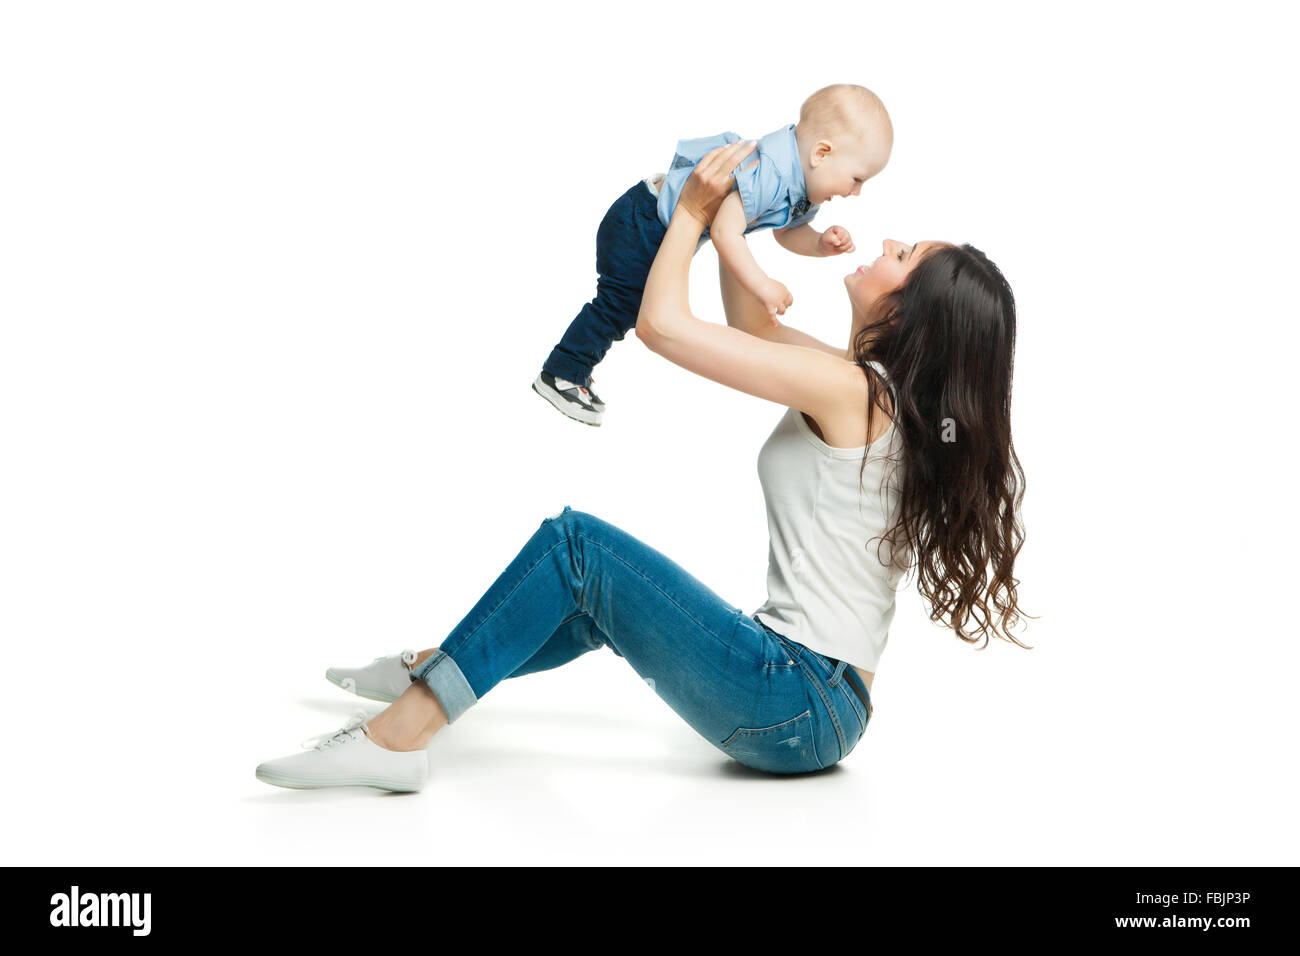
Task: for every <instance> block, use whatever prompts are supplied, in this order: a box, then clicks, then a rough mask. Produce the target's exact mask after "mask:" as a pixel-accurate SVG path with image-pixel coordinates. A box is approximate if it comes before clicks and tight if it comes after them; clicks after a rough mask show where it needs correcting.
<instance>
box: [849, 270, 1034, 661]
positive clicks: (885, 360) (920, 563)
mask: <svg viewBox="0 0 1300 956" xmlns="http://www.w3.org/2000/svg"><path fill="white" fill-rule="evenodd" d="M1015 344H1016V304H1015V299H1014V297H1013V296H1012V294H1011V286H1010V285H1008V284H1007V280H1006V279H1005V278H1004V277H1003V275H1002V272H1001V271H1000V270H999V269H998V267H997V266H995V265H994V264H993V263H992V262H990V261H989V258H988V257H987V256H986V255H984V253H982V252H981V251H980V250H978V249H976V248H974V247H973V246H970V245H961V246H938V247H936V248H933V249H931V250H929V251H927V253H926V254H925V256H924V258H923V259H922V260H921V261H920V262H919V263H918V264H917V265H916V266H915V268H913V269H912V271H911V272H910V273H909V274H908V276H907V279H906V280H905V281H904V283H903V285H902V286H901V287H900V288H898V289H896V290H895V291H894V292H892V293H890V294H888V295H886V296H883V297H882V298H881V299H880V300H879V301H878V302H877V303H876V304H875V306H874V307H873V310H872V314H871V315H869V316H868V317H867V322H866V324H865V325H864V326H863V327H862V328H861V329H859V331H858V333H857V335H855V336H854V339H853V357H854V360H855V361H856V362H857V364H858V366H859V367H860V368H861V369H862V371H863V373H864V374H865V375H866V377H867V391H868V400H867V434H868V435H870V434H874V431H873V425H874V422H873V419H874V418H875V414H876V409H877V408H882V409H886V408H889V405H887V404H884V396H885V395H887V394H888V391H889V389H888V385H892V386H893V398H894V407H893V409H892V414H893V417H894V427H895V429H896V430H897V433H898V438H899V440H900V445H899V446H896V447H897V448H898V451H899V454H897V455H896V457H895V461H896V463H897V464H896V467H898V468H899V470H900V471H901V474H896V473H890V474H888V475H887V477H892V478H894V480H895V483H896V484H895V486H896V488H897V489H898V505H897V507H898V512H897V518H896V520H895V522H894V523H893V524H892V526H890V528H889V529H888V530H887V531H886V533H885V535H884V536H883V538H882V539H881V543H882V544H884V543H886V542H887V543H888V545H889V550H890V552H891V555H900V554H907V553H908V552H909V551H910V553H911V562H912V563H911V567H915V569H916V580H917V587H918V589H919V590H920V592H921V595H922V596H923V597H924V598H925V599H926V601H927V602H928V603H929V605H930V620H932V621H938V622H941V623H944V624H947V625H948V626H950V627H951V628H952V629H953V630H954V631H955V632H956V634H957V636H958V637H959V638H960V639H961V640H963V641H966V642H967V643H970V644H973V643H975V642H976V641H978V640H979V637H980V635H983V637H984V641H985V646H987V645H988V639H989V636H990V635H994V636H997V637H999V638H1002V639H1004V640H1009V641H1011V642H1012V643H1014V644H1017V645H1019V646H1020V647H1024V648H1027V649H1028V648H1029V645H1027V644H1022V643H1021V642H1020V641H1018V640H1017V639H1016V638H1015V637H1014V636H1013V635H1012V634H1011V628H1012V627H1014V626H1016V625H1017V624H1019V623H1020V622H1021V618H1022V617H1028V618H1033V617H1034V615H1030V614H1026V613H1024V612H1023V611H1022V610H1021V609H1020V608H1019V607H1018V605H1017V595H1016V586H1017V585H1018V584H1019V583H1020V581H1019V580H1018V579H1017V578H1016V577H1015V576H1014V575H1013V573H1012V572H1013V566H1014V564H1015V560H1016V555H1017V554H1019V553H1020V548H1021V546H1022V545H1023V544H1024V537H1025V536H1024V527H1023V524H1022V522H1021V517H1020V504H1021V501H1022V500H1023V498H1024V489H1025V476H1024V471H1023V470H1022V469H1021V467H1020V460H1019V458H1017V457H1016V452H1015V448H1014V447H1013V446H1012V443H1011V378H1012V365H1013V358H1014V353H1015ZM871 361H875V362H879V363H880V364H881V365H882V366H884V368H885V370H886V372H887V373H888V376H889V383H888V384H887V383H885V382H883V381H882V380H881V378H880V375H879V374H878V373H877V371H876V370H875V369H874V368H872V367H871V366H870V365H869V364H868V363H869V362H871ZM862 464H863V469H864V470H865V468H866V464H867V459H866V457H865V456H864V458H863V463H862ZM873 540H876V539H873ZM879 547H880V545H877V556H879ZM895 560H896V559H895V558H894V557H892V556H891V558H890V561H891V562H892V561H895Z"/></svg>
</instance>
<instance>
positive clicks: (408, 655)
mask: <svg viewBox="0 0 1300 956" xmlns="http://www.w3.org/2000/svg"><path fill="white" fill-rule="evenodd" d="M397 656H398V657H400V658H401V659H402V663H403V664H405V665H406V669H407V670H408V671H409V670H410V669H411V668H412V667H414V666H415V651H413V650H411V649H410V648H409V647H407V648H404V649H403V650H402V653H400V654H398V655H397ZM386 660H388V658H387V657H376V658H375V659H374V660H373V661H371V662H370V663H372V664H378V663H379V662H380V661H386Z"/></svg>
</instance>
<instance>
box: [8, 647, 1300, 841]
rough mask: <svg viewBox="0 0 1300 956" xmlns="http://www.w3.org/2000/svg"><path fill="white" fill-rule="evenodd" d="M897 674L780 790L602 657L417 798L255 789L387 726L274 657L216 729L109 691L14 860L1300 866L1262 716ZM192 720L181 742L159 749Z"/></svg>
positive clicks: (1246, 706) (530, 688) (454, 746)
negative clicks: (318, 738) (305, 751)
mask: <svg viewBox="0 0 1300 956" xmlns="http://www.w3.org/2000/svg"><path fill="white" fill-rule="evenodd" d="M916 643H917V646H918V647H922V648H924V646H925V644H924V641H923V638H922V639H921V640H919V641H917V642H916ZM930 643H931V645H933V644H934V642H930ZM892 650H893V651H894V652H895V658H896V661H895V665H894V666H895V667H896V670H897V672H896V673H895V674H891V675H889V676H888V677H886V676H884V675H883V674H882V677H881V678H880V679H879V681H878V684H877V705H876V717H875V720H874V722H873V723H872V725H871V727H870V728H869V730H868V732H867V734H866V736H865V737H864V738H863V740H862V742H861V744H860V745H859V746H858V748H857V749H856V750H855V751H854V752H853V753H852V754H851V755H850V756H849V758H848V759H847V760H845V761H844V762H843V763H841V764H840V765H838V766H836V767H834V768H832V769H830V770H829V771H827V772H825V773H822V774H817V775H812V776H809V777H802V778H780V777H772V776H768V775H764V774H761V773H756V772H753V771H750V770H748V769H746V768H744V767H742V766H741V765H739V764H737V763H735V762H734V761H731V760H729V759H728V758H727V757H726V756H725V755H723V754H722V753H720V752H718V751H717V750H715V749H714V748H712V747H711V746H710V745H708V744H707V743H706V742H704V741H703V740H701V739H700V738H698V737H697V736H696V735H695V734H694V732H693V731H691V730H690V728H688V727H687V726H686V725H685V724H683V723H682V722H681V721H680V720H679V719H678V718H677V717H676V715H674V714H673V713H672V712H671V711H669V710H668V709H667V708H666V707H665V706H664V705H663V703H662V702H661V701H659V699H658V698H657V697H655V696H654V694H653V692H652V691H651V690H650V689H649V688H648V687H647V686H646V685H645V684H643V683H642V682H641V681H640V680H639V679H638V678H637V677H636V675H635V674H634V673H633V672H632V671H631V669H630V668H628V667H627V666H626V665H625V664H624V663H623V662H622V661H620V660H619V659H618V658H616V657H615V656H614V655H613V654H611V653H609V652H608V651H600V652H595V653H593V654H589V655H587V656H586V657H584V658H582V659H580V660H578V661H575V662H573V663H571V664H569V665H567V666H566V667H565V668H563V669H560V670H556V671H551V672H548V673H544V674H536V675H531V676H529V677H526V678H521V679H518V680H514V681H507V682H505V683H503V684H501V685H499V686H498V687H497V688H496V689H494V690H493V691H492V692H491V693H490V694H489V695H487V696H486V697H485V698H484V700H483V701H482V702H481V703H480V704H479V705H478V707H477V708H475V709H474V710H472V711H471V712H470V713H468V714H467V715H466V716H465V717H464V719H462V720H460V721H458V722H457V723H456V725H454V726H452V727H450V728H447V729H446V730H445V731H444V732H443V733H442V734H441V735H440V736H439V737H438V738H437V739H435V741H434V744H433V746H432V747H431V748H430V759H431V765H432V777H431V782H430V783H429V785H428V787H427V788H426V789H425V790H424V791H422V792H421V793H418V794H412V795H394V794H384V793H381V792H379V791H374V790H369V789H363V788H356V789H346V790H336V791H316V792H299V791H289V790H281V789H277V788H273V787H269V786H266V785H264V784H262V783H260V782H259V781H257V780H256V779H254V777H253V768H254V766H255V765H256V763H257V762H258V761H260V760H262V759H265V758H267V757H271V756H276V755H278V754H280V753H287V752H291V751H293V750H295V749H296V747H297V742H298V740H300V739H302V738H306V737H308V736H311V735H313V734H315V733H318V732H321V731H325V730H329V729H332V728H333V727H335V726H337V725H338V724H341V723H342V722H343V721H344V719H345V718H346V717H347V715H348V714H349V713H350V712H351V710H352V709H353V708H354V707H355V706H357V705H358V704H360V705H361V706H365V707H367V708H368V709H369V710H371V711H374V710H377V709H378V708H379V707H380V705H378V704H372V703H371V702H358V700H357V699H356V698H353V697H350V696H348V695H346V694H344V693H343V692H341V691H338V690H337V689H336V688H334V687H332V686H331V685H329V684H328V683H326V682H325V680H324V679H323V677H320V676H318V674H313V673H311V669H310V668H309V667H308V666H307V665H306V662H303V666H301V667H299V668H298V669H297V673H296V674H293V675H290V674H285V675H284V679H283V680H282V681H277V680H276V677H277V676H278V675H277V674H276V672H277V671H278V670H280V669H281V668H283V667H284V666H285V662H284V661H283V660H282V659H281V658H280V657H279V656H278V655H276V654H269V655H267V656H268V658H269V660H268V661H266V662H264V663H263V665H262V668H261V669H260V670H254V671H252V672H251V673H246V674H244V675H239V674H238V673H236V672H232V673H231V679H230V686H229V687H228V688H226V689H225V690H224V692H222V693H220V695H219V698H214V700H216V699H219V700H220V704H219V705H217V706H207V705H205V706H189V707H187V706H186V698H187V693H188V692H189V691H193V690H197V685H196V683H195V682H191V683H190V684H189V686H188V688H187V686H186V684H185V683H181V684H180V685H179V686H177V687H175V688H174V689H173V690H172V691H170V692H166V693H162V694H159V695H157V696H156V697H155V699H154V700H153V701H152V702H150V701H149V700H146V699H144V698H139V699H135V700H131V699H128V697H127V695H125V694H123V693H120V691H119V690H118V689H117V688H114V687H112V686H109V685H106V684H101V683H97V682H96V681H95V680H94V678H93V676H89V675H88V676H87V679H85V680H81V681H79V684H80V685H81V686H82V687H83V688H84V689H85V691H86V693H88V694H89V696H90V698H91V699H93V700H94V702H95V703H94V706H91V707H88V708H86V709H84V710H83V711H82V713H80V714H79V715H76V716H75V717H72V718H71V719H70V720H69V726H68V727H61V726H59V724H58V722H55V723H53V724H51V722H50V721H49V714H48V712H47V711H46V710H45V708H43V707H42V708H40V709H39V710H37V709H35V708H33V709H32V710H29V711H28V712H27V713H26V714H25V715H24V716H23V718H22V719H20V720H19V721H18V722H17V723H15V724H14V725H13V728H14V730H15V731H16V732H17V733H18V734H19V737H18V738H17V739H16V740H15V741H13V744H12V746H11V748H10V750H11V756H10V760H9V765H10V767H11V768H14V769H16V770H21V768H23V767H29V768H31V767H35V768H38V769H39V771H40V773H39V776H38V777H37V778H32V777H30V776H28V775H27V774H23V773H21V772H19V773H16V774H15V775H14V776H13V777H12V778H10V781H9V785H8V788H7V789H8V791H9V792H8V794H7V796H6V799H5V804H6V807H7V818H8V820H9V821H10V828H9V830H8V833H7V836H6V839H7V847H6V854H5V856H6V859H7V861H8V862H11V863H31V864H59V865H99V864H103V865H124V864H168V863H173V864H184V865H196V864H242V863H319V864H351V865H360V864H439V863H461V864H466V863H530V862H531V863H543V862H564V863H861V864H878V865H884V864H1048V865H1063V864H1085V865H1097V864H1135V865H1136V864H1162V865H1171V864H1173V865H1191V864H1197V865H1226V864H1246V863H1255V864H1266V863H1270V864H1283V863H1293V862H1294V860H1295V858H1296V850H1297V841H1296V837H1295V829H1294V827H1293V826H1292V824H1291V820H1292V818H1293V811H1294V807H1293V802H1292V797H1291V794H1292V785H1293V783H1294V781H1293V774H1294V768H1293V766H1292V765H1291V761H1290V759H1289V758H1288V757H1287V756H1286V754H1285V753H1284V752H1282V751H1279V750H1278V748H1277V746H1276V741H1269V740H1265V739H1260V738H1259V737H1258V736H1256V735H1254V734H1252V733H1251V732H1250V730H1251V728H1252V727H1258V726H1261V725H1263V724H1264V723H1265V722H1266V721H1268V720H1270V719H1281V718H1282V717H1283V716H1284V715H1282V714H1279V713H1276V712H1274V709H1275V708H1276V707H1277V705H1276V704H1273V703H1272V702H1269V701H1267V700H1262V699H1261V698H1259V697H1256V696H1253V695H1251V694H1250V693H1249V688H1247V687H1244V686H1242V687H1240V689H1239V691H1234V690H1233V689H1232V688H1231V687H1229V688H1227V689H1221V690H1220V691H1218V692H1217V693H1214V694H1211V693H1210V692H1208V691H1207V689H1206V688H1205V687H1204V686H1202V685H1201V682H1200V681H1199V680H1197V679H1196V675H1195V670H1194V669H1190V670H1189V672H1188V673H1187V674H1186V675H1183V676H1185V677H1186V679H1181V678H1180V677H1179V675H1174V677H1173V678H1172V679H1171V680H1170V681H1168V682H1167V683H1165V684H1163V685H1160V684H1149V685H1147V688H1146V692H1145V694H1143V697H1144V700H1145V703H1144V704H1142V705H1137V704H1134V703H1132V701H1133V700H1134V699H1135V698H1134V695H1135V694H1138V693H1141V691H1142V688H1141V686H1140V685H1142V684H1143V680H1142V679H1140V678H1138V677H1136V676H1135V677H1132V678H1129V679H1125V678H1124V677H1123V676H1120V677H1117V678H1112V679H1111V681H1110V684H1109V686H1105V685H1103V684H1101V683H1100V682H1099V683H1098V685H1097V687H1096V689H1095V690H1092V689H1081V686H1080V685H1076V684H1070V683H1067V682H1065V681H1064V680H1061V677H1062V669H1067V670H1068V669H1071V668H1074V667H1075V666H1076V664H1070V663H1068V662H1067V661H1065V660H1062V659H1061V658H1060V655H1054V654H1053V652H1052V651H1051V650H1050V649H1047V650H1046V652H1044V649H1043V648H1036V649H1035V650H1034V651H1032V652H1024V651H1020V650H1019V649H1017V648H1011V647H1008V646H999V645H995V646H993V647H992V648H990V649H989V651H987V652H980V653H976V652H973V651H968V650H963V649H960V648H956V647H948V646H947V645H946V644H942V645H941V646H933V647H932V656H933V658H934V659H933V660H930V661H928V662H926V663H925V668H924V669H923V667H922V661H921V659H922V658H924V657H925V656H926V655H925V653H924V651H914V650H913V649H911V648H909V647H906V646H903V645H902V644H901V642H900V646H899V647H897V648H893V649H892ZM367 657H368V655H366V654H362V655H355V654H354V655H352V656H351V657H350V658H345V659H344V660H342V661H333V662H332V663H360V662H363V661H364V660H365V659H367ZM945 659H946V661H947V664H946V665H945V663H944V660H945ZM1031 660H1032V663H1031ZM249 663H250V664H251V663H254V662H251V661H250V662H249ZM290 663H292V662H290ZM324 663H330V662H322V666H318V667H317V668H316V670H317V671H318V672H319V671H320V670H323V664H324ZM927 669H928V675H927ZM1098 676H1100V675H1098ZM197 699H199V695H196V700H197ZM1126 701H1128V703H1125V702H1126ZM172 708H175V712H176V713H177V714H178V715H179V716H178V717H177V719H174V720H170V721H167V720H163V721H160V720H159V715H160V713H161V712H162V711H163V710H170V709H172ZM78 718H85V719H86V720H85V721H83V720H81V719H78ZM97 718H98V719H97ZM86 723H88V724H89V725H88V726H85V733H84V734H83V735H82V738H81V739H82V741H83V742H82V743H81V744H80V745H79V746H78V747H76V748H69V749H67V750H66V751H64V750H59V751H58V753H57V755H56V754H52V753H50V752H49V751H48V750H46V749H45V744H46V740H47V737H46V735H52V736H55V737H57V736H58V734H59V733H60V732H61V731H65V730H70V729H71V725H72V724H77V725H83V726H84V725H85V724H86Z"/></svg>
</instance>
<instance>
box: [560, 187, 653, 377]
mask: <svg viewBox="0 0 1300 956" xmlns="http://www.w3.org/2000/svg"><path fill="white" fill-rule="evenodd" d="M656 203H657V200H656V199H655V197H654V195H653V194H652V193H651V192H650V190H649V189H648V188H647V187H646V185H645V183H644V182H638V183H637V184H636V185H635V186H633V187H632V188H631V189H629V190H628V191H627V192H625V193H624V194H623V195H622V196H621V197H619V199H618V200H617V201H616V202H615V203H614V205H612V206H610V207H609V211H608V212H607V213H605V218H604V219H602V220H601V222H600V228H599V229H598V230H597V231H596V272H597V280H596V297H595V298H594V299H592V300H591V301H590V302H588V303H587V304H586V305H584V306H583V307H582V310H581V311H580V312H579V313H578V315H577V317H576V318H574V320H573V321H572V322H570V323H569V327H568V329H567V330H566V331H565V333H564V336H563V338H561V339H560V341H559V343H558V344H557V345H556V346H555V348H554V349H552V350H551V354H550V356H548V357H547V359H546V363H545V364H544V365H543V366H542V370H543V371H545V372H549V373H550V374H552V375H554V376H555V377H556V378H562V379H565V380H567V381H570V382H574V383H576V384H578V385H586V384H587V382H588V381H589V380H590V379H591V372H592V369H594V368H595V367H596V366H597V365H598V364H600V361H601V359H603V358H604V357H605V353H606V352H608V351H609V348H610V346H611V345H613V344H614V343H615V342H617V341H621V340H622V339H623V337H624V336H625V335H626V334H627V332H628V330H629V329H631V328H633V327H634V326H635V325H636V317H637V313H638V312H640V311H641V296H642V293H643V292H644V291H645V282H646V278H647V277H648V276H649V275H650V266H651V265H653V264H654V259H655V254H656V253H657V252H658V251H659V243H660V242H662V241H663V237H664V233H665V231H666V230H665V229H664V227H663V225H662V224H661V223H660V222H659V213H658V211H657V208H656Z"/></svg>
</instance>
